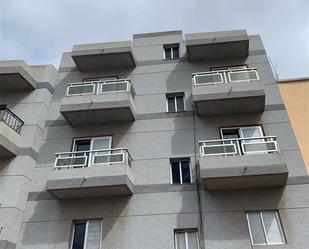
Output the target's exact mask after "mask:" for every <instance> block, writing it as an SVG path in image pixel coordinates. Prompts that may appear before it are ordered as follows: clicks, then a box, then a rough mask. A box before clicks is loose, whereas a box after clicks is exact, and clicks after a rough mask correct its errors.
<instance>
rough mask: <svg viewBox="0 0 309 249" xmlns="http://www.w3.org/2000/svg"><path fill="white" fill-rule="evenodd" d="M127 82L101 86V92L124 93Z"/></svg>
mask: <svg viewBox="0 0 309 249" xmlns="http://www.w3.org/2000/svg"><path fill="white" fill-rule="evenodd" d="M126 90H127V82H118V83H107V84H102V85H101V91H102V92H116V91H126Z"/></svg>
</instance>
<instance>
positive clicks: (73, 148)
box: [72, 136, 124, 167]
mask: <svg viewBox="0 0 309 249" xmlns="http://www.w3.org/2000/svg"><path fill="white" fill-rule="evenodd" d="M102 138H109V148H110V149H111V148H112V143H113V136H100V137H83V138H74V140H73V147H72V152H76V153H78V151H76V141H81V140H90V151H91V150H93V142H94V141H95V140H97V139H102ZM93 155H94V153H89V155H88V161H87V165H86V167H90V166H95V165H99V164H98V163H97V164H93ZM123 160H124V158H123ZM106 164H110V163H106Z"/></svg>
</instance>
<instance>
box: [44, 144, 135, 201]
mask: <svg viewBox="0 0 309 249" xmlns="http://www.w3.org/2000/svg"><path fill="white" fill-rule="evenodd" d="M131 161H132V158H131V156H130V154H129V152H128V150H127V149H125V148H116V149H109V150H91V151H78V152H76V151H75V152H62V153H57V154H56V160H55V166H54V170H53V171H52V172H50V174H49V175H48V181H47V186H46V189H47V190H48V191H49V192H51V193H52V194H53V195H54V196H56V198H58V199H78V198H90V197H102V196H121V195H131V194H133V188H134V177H133V174H132V171H131Z"/></svg>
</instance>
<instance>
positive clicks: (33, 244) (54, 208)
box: [21, 196, 131, 249]
mask: <svg viewBox="0 0 309 249" xmlns="http://www.w3.org/2000/svg"><path fill="white" fill-rule="evenodd" d="M130 198H131V196H121V197H108V198H107V197H106V198H89V199H76V200H62V201H60V200H57V199H55V198H53V197H52V196H50V198H49V199H48V200H41V201H39V202H37V203H36V204H35V205H34V206H33V212H32V215H31V217H30V218H29V222H27V223H25V225H24V229H23V234H22V241H21V243H22V245H23V246H24V247H25V248H31V249H41V248H45V247H46V248H57V249H62V248H65V249H67V248H68V247H69V242H70V240H71V236H72V235H71V231H72V224H73V222H74V221H76V220H89V219H102V218H103V219H104V218H107V217H119V216H121V215H123V212H124V210H125V208H126V206H127V203H128V202H129V201H130ZM110 220H114V219H110ZM114 221H115V222H116V221H117V219H116V220H114ZM109 224H110V226H108V227H107V226H104V234H108V233H109V231H110V230H111V229H112V228H113V224H111V223H110V222H109ZM103 239H104V238H103ZM44 246H45V247H44Z"/></svg>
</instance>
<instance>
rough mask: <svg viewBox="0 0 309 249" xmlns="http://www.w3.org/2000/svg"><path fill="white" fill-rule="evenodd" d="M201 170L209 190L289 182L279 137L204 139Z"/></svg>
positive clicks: (205, 186)
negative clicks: (280, 150) (277, 139)
mask: <svg viewBox="0 0 309 249" xmlns="http://www.w3.org/2000/svg"><path fill="white" fill-rule="evenodd" d="M199 143H200V160H199V162H200V170H201V178H202V181H203V185H204V188H205V189H209V190H213V189H236V188H255V187H271V186H281V185H285V183H286V181H287V177H288V169H287V165H286V162H285V160H284V158H283V156H282V154H281V153H280V152H279V145H278V143H277V141H276V137H275V136H262V137H248V138H244V137H243V138H232V139H218V140H206V141H200V142H199Z"/></svg>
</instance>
